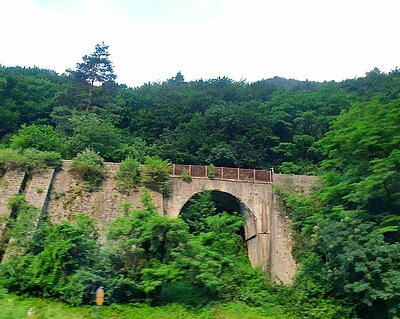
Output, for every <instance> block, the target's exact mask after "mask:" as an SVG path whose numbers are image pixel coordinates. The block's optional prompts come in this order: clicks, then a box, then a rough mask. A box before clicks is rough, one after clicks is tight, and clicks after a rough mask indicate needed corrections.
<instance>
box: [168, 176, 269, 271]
mask: <svg viewBox="0 0 400 319" xmlns="http://www.w3.org/2000/svg"><path fill="white" fill-rule="evenodd" d="M172 181H173V183H172V190H171V194H170V196H169V198H167V199H166V200H165V201H164V208H163V211H164V214H165V215H168V216H170V217H172V218H177V217H178V216H179V214H180V213H181V211H182V208H183V207H184V206H185V205H186V203H187V202H188V201H189V200H190V199H191V198H192V197H193V196H195V195H196V194H197V193H199V192H201V191H204V190H209V191H212V192H214V194H217V196H218V195H219V196H220V200H222V201H223V200H224V199H225V200H229V199H234V200H233V201H236V202H237V203H238V205H239V206H240V211H241V212H242V214H243V215H244V217H245V240H246V245H247V251H248V254H249V259H250V262H251V264H252V265H253V266H260V267H261V268H262V269H263V270H264V271H269V269H270V264H271V262H270V256H271V252H270V246H271V245H270V219H271V212H272V207H273V198H272V187H271V184H265V183H253V182H246V181H230V180H221V179H208V178H193V179H192V181H191V182H185V181H183V180H182V179H181V178H179V177H172Z"/></svg>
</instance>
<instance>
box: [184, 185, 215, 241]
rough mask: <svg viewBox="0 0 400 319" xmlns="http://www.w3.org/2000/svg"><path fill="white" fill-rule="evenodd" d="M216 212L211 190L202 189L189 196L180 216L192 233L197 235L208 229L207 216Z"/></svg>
mask: <svg viewBox="0 0 400 319" xmlns="http://www.w3.org/2000/svg"><path fill="white" fill-rule="evenodd" d="M215 214H217V209H216V207H215V204H214V202H213V200H212V194H211V191H203V192H200V193H198V194H197V196H196V197H194V198H191V199H190V200H189V203H188V205H187V206H186V207H184V208H183V209H182V214H181V216H180V217H181V218H182V219H183V220H184V221H185V222H186V223H187V224H188V225H189V230H190V232H191V233H192V234H195V235H198V234H200V233H202V232H205V231H207V230H208V222H207V217H209V216H213V215H215Z"/></svg>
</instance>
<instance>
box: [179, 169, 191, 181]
mask: <svg viewBox="0 0 400 319" xmlns="http://www.w3.org/2000/svg"><path fill="white" fill-rule="evenodd" d="M181 178H182V180H183V181H184V182H188V183H189V182H191V181H192V176H191V175H190V174H189V173H188V172H186V171H184V172H182V174H181Z"/></svg>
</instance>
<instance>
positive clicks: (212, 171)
mask: <svg viewBox="0 0 400 319" xmlns="http://www.w3.org/2000/svg"><path fill="white" fill-rule="evenodd" d="M207 173H208V178H210V179H213V178H215V166H214V164H210V165H208V170H207Z"/></svg>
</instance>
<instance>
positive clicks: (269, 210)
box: [0, 161, 316, 283]
mask: <svg viewBox="0 0 400 319" xmlns="http://www.w3.org/2000/svg"><path fill="white" fill-rule="evenodd" d="M69 166H70V161H64V162H63V166H62V169H61V170H59V171H55V170H54V169H47V170H44V171H42V172H40V173H35V174H33V175H31V174H25V173H24V172H18V171H7V172H6V173H5V174H4V176H2V177H1V178H0V259H3V260H4V259H5V258H8V256H10V255H12V254H15V253H16V252H18V249H17V248H16V247H13V248H11V249H10V247H11V244H10V243H12V242H13V241H12V238H8V237H7V231H5V230H6V229H7V227H9V225H12V224H13V223H12V222H11V220H12V219H18V216H14V215H13V213H12V212H11V211H10V209H9V208H8V205H7V203H8V199H9V198H10V197H11V196H13V195H16V194H24V195H25V198H26V200H27V201H28V202H29V203H31V204H32V205H34V206H36V207H38V208H40V210H41V211H43V212H45V213H46V214H48V215H49V216H50V218H51V219H52V220H53V221H54V222H58V221H60V220H68V219H70V218H71V215H72V213H74V212H87V213H88V214H90V216H91V217H92V218H93V219H94V220H95V221H96V222H97V224H98V226H99V230H100V234H101V237H102V240H105V236H104V233H105V231H104V230H105V227H106V226H107V225H108V224H110V223H112V222H113V220H114V219H115V218H116V217H118V216H121V215H122V214H123V211H122V210H121V209H120V207H121V204H122V203H124V202H127V201H129V202H131V203H132V208H134V209H135V208H140V207H141V204H140V200H139V197H140V193H141V192H140V191H138V192H131V193H129V194H126V193H121V192H119V191H118V189H117V187H116V182H115V179H114V175H115V174H116V172H117V170H118V164H115V163H105V166H106V168H107V178H106V179H105V181H104V182H103V184H102V186H101V188H100V189H99V190H98V191H96V192H91V193H88V192H84V191H82V189H80V188H79V187H80V186H79V183H78V182H77V180H75V179H74V177H73V176H72V175H71V174H69V173H68V168H69ZM182 173H185V174H189V175H191V176H192V180H191V181H190V182H185V181H184V180H183V179H182V178H181V175H182ZM211 175H212V176H211ZM209 176H211V177H212V178H209ZM171 178H172V191H171V194H170V196H169V197H167V198H164V197H163V196H162V194H160V193H157V192H151V196H152V198H153V201H154V203H155V205H156V206H157V207H158V211H159V213H160V214H163V215H167V216H170V217H173V218H176V217H178V216H179V214H180V213H181V211H182V209H183V207H184V206H185V205H187V203H188V201H189V200H190V199H191V198H193V196H196V194H198V193H199V192H201V191H204V190H210V191H212V194H213V198H214V200H215V201H217V202H219V203H220V204H221V205H222V206H224V207H230V208H231V210H234V211H240V212H241V213H242V214H243V216H244V218H245V226H244V230H245V231H244V232H245V241H246V245H247V249H248V254H249V259H250V261H251V263H252V265H254V266H259V267H261V268H262V269H263V270H264V271H266V272H269V273H270V274H271V278H272V279H273V280H274V281H275V282H281V283H290V282H291V280H292V277H293V275H294V273H295V271H296V264H295V261H294V260H293V257H292V255H291V248H292V232H291V225H290V220H289V219H288V218H287V217H286V215H285V213H284V211H283V209H282V205H280V201H279V198H278V196H277V195H276V192H275V190H274V187H273V185H278V186H280V187H283V188H295V189H298V190H302V191H306V192H307V191H308V190H309V189H310V188H312V187H313V185H314V184H315V182H316V178H315V177H312V176H301V175H281V174H273V172H272V171H270V170H249V169H238V168H223V167H214V168H212V172H211V171H210V168H209V167H206V166H194V165H193V166H192V165H173V167H171ZM40 210H39V212H40ZM38 214H40V213H38ZM35 218H36V220H39V219H40V216H37V217H35ZM35 225H36V223H34V225H33V226H35ZM35 227H36V226H35Z"/></svg>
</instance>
